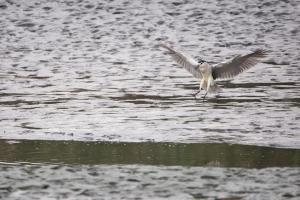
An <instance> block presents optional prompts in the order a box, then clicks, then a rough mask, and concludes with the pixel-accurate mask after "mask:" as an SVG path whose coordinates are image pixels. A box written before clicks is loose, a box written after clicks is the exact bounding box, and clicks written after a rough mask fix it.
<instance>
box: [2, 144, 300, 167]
mask: <svg viewBox="0 0 300 200" xmlns="http://www.w3.org/2000/svg"><path fill="white" fill-rule="evenodd" d="M0 162H2V163H10V164H13V163H15V164H18V163H49V164H64V165H69V164H72V165H82V164H88V165H99V164H105V165H109V164H111V165H116V164H133V165H136V164H142V165H165V166H187V167H191V166H203V167H239V168H267V167H300V150H299V149H286V148H271V147H257V146H249V145H229V144H215V143H210V144H206V143H200V144H196V143H191V144H185V143H152V142H145V143H124V142H122V143H111V142H78V141H15V140H8V141H7V140H0Z"/></svg>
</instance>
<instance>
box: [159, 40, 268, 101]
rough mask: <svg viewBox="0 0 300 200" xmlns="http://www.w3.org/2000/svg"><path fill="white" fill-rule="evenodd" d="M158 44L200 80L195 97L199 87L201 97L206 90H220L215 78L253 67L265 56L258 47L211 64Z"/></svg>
mask: <svg viewBox="0 0 300 200" xmlns="http://www.w3.org/2000/svg"><path fill="white" fill-rule="evenodd" d="M160 46H161V47H163V48H165V49H167V50H168V53H169V54H170V55H171V56H172V57H173V59H174V60H175V61H176V62H177V63H178V64H180V65H181V66H183V67H184V68H185V69H186V70H187V71H189V72H190V73H191V74H192V75H193V76H194V77H195V78H197V79H198V80H200V87H199V90H197V92H196V93H195V94H194V96H195V97H196V95H197V94H199V93H200V91H201V89H203V90H205V94H204V96H203V99H205V97H206V95H207V93H208V92H217V91H219V90H220V87H219V86H218V85H217V84H216V83H215V80H217V79H228V78H233V77H235V76H237V75H238V74H240V73H242V72H243V71H245V70H247V69H249V68H251V67H253V66H254V65H256V64H257V63H258V62H259V61H260V59H261V58H264V57H266V56H267V51H266V50H262V49H258V50H256V51H254V52H252V53H249V54H247V55H244V56H242V55H238V56H236V57H234V58H233V59H231V60H230V61H228V62H224V63H219V64H217V65H214V66H212V65H210V64H209V63H207V62H206V61H205V60H202V59H200V60H199V61H198V62H197V61H195V60H194V59H193V58H190V57H188V56H186V55H184V54H183V53H182V52H180V51H178V50H175V49H174V48H172V47H170V46H168V45H166V44H160Z"/></svg>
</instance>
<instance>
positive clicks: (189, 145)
mask: <svg viewBox="0 0 300 200" xmlns="http://www.w3.org/2000/svg"><path fill="white" fill-rule="evenodd" d="M299 5H300V4H299V3H298V2H297V1H290V2H289V1H279V0H268V1H264V2H261V1H258V0H257V1H251V2H247V3H241V2H238V1H236V2H235V1H220V2H219V1H209V2H208V1H192V0H191V1H184V2H182V1H176V2H165V1H146V0H144V1H137V2H130V1H126V0H112V1H92V0H79V1H63V2H62V1H51V2H49V1H43V0H27V1H11V0H9V1H1V2H0V35H1V37H0V44H1V47H0V60H1V63H0V69H1V70H0V127H2V129H1V130H0V138H1V139H5V140H2V141H1V144H2V145H3V147H5V148H4V150H3V151H5V152H6V151H7V149H13V150H14V148H18V149H19V150H14V151H13V152H18V154H20V153H21V152H23V150H24V152H25V150H26V149H28V148H29V147H28V146H31V145H33V146H35V145H38V144H39V142H38V140H41V141H40V143H41V144H43V145H42V146H45V145H46V146H47V141H49V140H51V141H52V140H57V143H56V142H49V148H48V147H47V148H46V149H47V152H46V153H45V152H43V151H40V150H39V149H37V150H36V151H33V150H32V149H30V148H29V150H28V151H29V152H30V153H29V154H26V153H24V154H22V156H20V157H18V156H16V157H15V156H10V153H9V152H8V153H7V154H1V157H0V160H1V161H2V162H3V163H4V164H2V165H3V166H2V165H1V167H2V168H8V169H9V170H8V171H7V173H8V174H10V175H11V176H12V178H13V179H16V180H17V179H18V178H17V177H13V176H14V175H15V173H12V172H17V171H18V170H19V171H20V173H21V172H22V171H24V170H25V171H27V170H30V169H31V165H30V163H39V164H38V166H39V168H41V170H42V171H44V173H42V174H39V175H37V177H39V178H43V177H44V178H45V179H47V177H48V175H49V173H51V171H53V170H52V169H53V167H52V165H55V166H56V165H58V166H60V164H62V165H63V164H67V165H68V167H67V169H70V168H71V169H72V168H73V167H74V169H76V170H77V169H78V168H82V170H83V171H85V172H86V173H88V167H87V166H86V164H90V165H92V166H91V167H92V168H94V169H97V170H104V171H105V170H107V168H110V167H111V168H112V169H113V171H114V173H115V174H118V173H122V172H121V171H122V169H128V168H129V169H130V168H132V167H133V166H132V165H134V167H136V168H139V169H140V170H143V169H145V170H146V169H149V168H151V167H150V166H148V165H151V166H152V167H153V168H154V169H155V171H156V172H157V173H167V174H168V173H169V165H172V166H173V165H175V166H177V167H178V168H180V170H179V171H180V172H177V175H178V176H179V174H181V173H182V171H185V170H188V169H189V168H187V167H195V168H193V170H195V173H196V174H197V173H200V174H201V173H206V170H208V171H210V170H211V169H210V168H209V167H210V166H212V167H217V166H218V167H221V168H220V169H219V168H218V169H216V168H213V169H212V171H218V173H219V172H220V171H221V172H222V174H223V175H224V176H227V175H226V174H227V171H228V170H229V171H230V170H231V169H232V167H240V168H241V169H237V170H238V171H239V170H242V171H243V170H246V169H244V168H248V169H247V170H248V171H247V170H246V172H247V173H246V172H245V173H246V174H247V175H245V176H246V177H247V176H248V173H249V176H252V177H254V180H253V183H254V182H256V181H258V182H261V180H262V177H260V175H259V174H260V172H261V171H260V170H263V173H267V174H268V175H267V177H272V176H275V175H276V174H277V171H276V170H279V171H280V173H282V174H284V175H283V177H287V180H285V179H283V178H281V181H282V184H283V185H284V186H285V187H284V188H286V189H284V191H283V190H280V189H278V188H281V187H282V186H283V185H281V181H279V182H280V183H278V185H277V184H275V185H274V184H273V182H272V181H273V179H272V180H271V179H270V182H268V180H263V183H264V184H262V185H266V187H267V186H270V187H273V186H274V188H273V189H269V190H268V189H266V188H265V190H266V191H267V192H266V193H267V194H264V192H263V190H259V189H257V188H256V187H254V188H253V187H250V186H249V185H247V183H244V184H245V185H244V186H245V187H248V186H249V188H250V189H249V188H248V189H246V190H245V189H242V188H237V189H236V190H237V191H239V192H241V191H244V192H245V191H255V192H256V193H257V194H258V197H257V198H259V199H264V198H265V199H274V198H275V197H276V198H277V197H278V198H279V199H280V198H281V199H282V198H283V197H284V198H289V197H290V198H297V197H296V196H297V195H298V196H299V193H297V190H295V187H297V186H299V178H297V176H294V172H295V171H296V172H299V159H298V157H299V153H298V149H299V147H300V135H299V132H300V131H299V129H300V128H299V127H300V124H299V119H300V114H299V113H300V109H299V107H300V99H299V95H300V90H299V89H300V80H299V77H300V70H299V65H300V57H299V52H300V42H299V31H300V30H299V19H300V14H299V12H298V11H299V9H300V8H299ZM166 41H170V42H173V43H175V45H176V46H178V47H180V48H181V49H182V50H184V51H185V52H187V53H188V54H190V55H191V56H193V57H195V58H200V57H201V58H202V59H204V60H207V61H208V62H210V63H212V64H215V63H218V62H222V61H224V60H226V59H229V58H231V57H232V56H234V55H235V54H239V53H248V52H250V51H251V50H254V49H257V48H264V49H267V50H270V52H271V53H270V56H269V57H268V58H267V59H265V60H263V62H262V63H259V64H258V65H256V66H255V67H254V68H252V69H250V70H249V71H247V72H245V73H243V74H241V75H240V76H238V77H237V78H235V79H234V80H232V81H221V82H219V84H220V85H221V86H222V88H223V91H222V92H220V93H218V94H217V95H213V94H210V95H209V96H208V98H207V100H206V101H205V102H202V101H201V100H195V99H194V98H193V96H192V94H193V93H194V92H195V90H196V89H197V88H198V84H199V83H198V81H197V80H195V79H194V78H193V77H192V76H191V75H190V74H189V73H188V72H186V71H185V70H184V69H182V68H181V67H180V66H177V65H176V64H174V62H173V61H172V60H171V58H169V57H168V56H167V55H165V54H164V53H163V51H162V50H161V49H160V48H159V47H158V46H157V45H158V44H159V43H160V42H166ZM6 140H8V141H11V140H16V141H17V142H18V141H19V140H21V142H20V144H19V143H17V144H15V145H13V144H11V145H8V144H7V142H6ZM22 140H30V141H28V142H24V141H22ZM45 140H46V142H45ZM59 141H65V142H66V145H65V146H64V145H62V144H63V143H61V142H59ZM70 141H74V142H70ZM75 141H77V142H78V143H76V142H75ZM44 142H45V143H44ZM82 142H83V143H82ZM89 142H94V143H89ZM107 142H108V143H107ZM93 144H94V145H95V146H96V147H95V149H96V150H95V151H96V152H98V151H101V152H102V150H103V149H108V150H111V151H108V154H106V157H109V158H110V157H111V158H114V159H115V160H111V161H110V162H108V160H102V157H101V159H100V160H98V159H99V158H98V157H97V156H91V157H90V153H89V154H87V156H86V158H85V159H84V158H82V157H80V156H79V155H78V154H79V153H80V152H78V154H77V150H76V149H77V148H80V149H81V148H82V150H83V151H84V150H86V151H87V152H90V151H92V148H90V147H88V146H89V145H90V146H93ZM124 144H126V145H125V146H128V148H129V147H132V149H134V150H135V149H136V151H134V150H132V151H133V152H132V151H130V152H132V153H138V154H140V155H141V156H134V158H135V159H133V160H132V161H130V162H129V161H128V159H127V158H126V156H125V155H124V154H122V153H121V152H123V151H124V152H127V151H129V149H126V148H125V147H124V146H122V145H124ZM52 145H54V146H52ZM55 145H58V146H59V147H60V148H62V149H63V150H64V151H67V152H69V151H75V152H76V153H75V154H74V155H76V157H79V159H80V160H76V159H75V158H73V157H71V156H70V154H68V153H67V154H61V157H57V154H58V152H55V151H54V152H53V153H51V152H52V151H50V149H52V148H54V149H55ZM60 145H62V146H60ZM77 145H79V147H77ZM118 145H119V146H118ZM148 145H149V146H150V147H149V148H146V147H145V146H148ZM168 145H171V147H168ZM193 145H195V146H193ZM37 147H38V146H37ZM75 147H77V148H75ZM124 148H125V149H124ZM193 148H195V149H196V152H194V151H192V150H190V149H193ZM145 149H148V150H149V149H152V150H153V151H154V150H156V149H157V152H156V153H153V152H152V153H151V152H148V154H147V152H143V151H142V150H145ZM201 149H202V150H203V151H202V150H201ZM227 150H228V154H227V153H224V152H226V151H227ZM49 151H50V152H49ZM103 151H104V150H103ZM115 151H116V153H115V154H114V153H113V152H115ZM177 151H179V152H181V153H182V154H179V153H178V152H177ZM249 151H250V152H251V153H249ZM142 152H143V153H142ZM206 152H208V154H206ZM220 152H221V153H224V154H225V155H227V156H228V157H235V158H236V159H234V160H232V161H226V160H227V159H225V158H224V157H222V154H220ZM234 152H238V153H234ZM198 153H200V155H204V154H205V156H201V158H203V157H205V158H206V159H204V160H201V158H198V157H197V155H198ZM240 153H241V154H240ZM273 153H274V155H278V157H277V156H276V157H273V156H270V155H273ZM91 154H92V153H91ZM12 155H15V154H12ZM44 155H47V156H48V157H46V158H44ZM111 155H116V157H114V156H111ZM133 155H135V154H133ZM163 155H166V156H163ZM180 155H181V156H183V157H185V158H186V159H187V160H182V159H179V158H177V157H176V156H180ZM243 155H245V156H244V157H243ZM262 155H264V156H266V157H268V158H269V159H266V160H265V157H261V156H262ZM144 156H150V158H149V160H147V159H146V158H144ZM151 156H152V157H151ZM174 156H175V157H176V159H175V158H174ZM168 157H170V160H169V164H167V163H166V162H167V161H168V159H167V158H168ZM43 158H44V159H43ZM125 158H126V159H125ZM155 158H161V160H160V161H155ZM171 158H172V159H171ZM122 159H124V160H125V161H126V162H125V161H124V160H122ZM68 160H69V162H68ZM214 160H217V161H218V162H215V161H214ZM248 160H249V162H248ZM252 160H254V161H253V162H252ZM24 162H25V163H27V164H29V165H28V166H27V164H24ZM5 163H7V164H8V163H10V164H12V165H9V166H6V164H5ZM19 163H23V164H22V165H18V164H19ZM46 163H50V164H49V165H48V164H46ZM207 163H211V164H209V165H206V164H207ZM73 164H79V166H75V165H74V166H73ZM125 164H126V165H125ZM136 164H139V165H138V166H136ZM119 165H121V166H119ZM160 165H164V167H160ZM270 167H276V170H273V169H272V168H270ZM291 167H296V168H291ZM54 168H55V167H54ZM253 168H262V169H260V170H258V172H257V171H256V169H253ZM59 169H60V168H59ZM59 169H58V171H57V173H63V171H64V170H65V168H64V169H63V171H60V170H59ZM76 170H75V171H76ZM165 170H166V171H165ZM198 170H199V171H198ZM54 171H55V170H54ZM171 171H172V169H171ZM221 172H220V173H221ZM256 172H257V173H256ZM26 173H27V172H26ZM26 173H25V174H24V177H27V178H30V179H32V177H31V175H30V174H26ZM54 173H56V172H54ZM229 174H230V175H229V176H231V177H235V178H237V179H236V181H238V180H240V181H242V180H246V179H243V178H240V177H239V176H236V175H235V174H234V173H233V174H232V173H231V172H230V173H229ZM250 174H252V175H250ZM0 175H1V176H2V177H6V175H7V174H6V172H1V174H0ZM223 175H222V176H223ZM163 176H164V175H163ZM166 176H167V175H166ZM222 176H221V175H220V177H222ZM37 177H36V180H35V181H39V178H37ZM167 177H168V176H167ZM220 177H219V178H220ZM82 178H83V179H85V180H86V183H87V182H88V178H87V177H86V176H85V175H84V176H82ZM169 178H170V177H169ZM169 178H167V179H168V180H169ZM219 178H217V179H216V180H218V181H220V179H219ZM107 179H109V176H107ZM289 179H291V182H289V183H287V182H286V181H289ZM3 180H4V181H6V180H7V179H3ZM119 181H120V180H119ZM195 181H197V180H195ZM198 181H199V180H198ZM97 182H99V180H97ZM121 182H122V181H121ZM275 182H276V181H275ZM275 182H274V183H275ZM277 182H278V180H277ZM129 183H131V184H129V185H132V184H133V183H132V182H129ZM172 183H173V184H177V185H178V187H175V188H177V189H178V188H181V189H178V191H179V193H180V194H181V195H186V194H187V192H186V191H187V190H188V189H187V188H185V184H186V183H184V182H182V181H180V180H179V179H177V178H176V179H175V180H174V181H173V182H172ZM220 183H223V182H222V181H221V182H220ZM233 183H234V181H233ZM47 184H48V183H47ZM78 184H81V183H78ZM91 184H92V183H91ZM251 184H252V183H251ZM13 185H14V182H11V184H10V186H8V187H12V188H11V190H9V191H10V192H4V193H5V197H8V196H9V195H12V194H14V195H16V193H14V192H13V191H19V190H18V189H16V188H15V187H14V186H13ZM50 185H53V184H50ZM133 185H134V184H133ZM242 185H243V184H242ZM64 186H66V185H64ZM244 186H241V187H244ZM66 187H67V186H66ZM129 187H130V186H129ZM132 187H134V186H132ZM50 188H51V187H50ZM73 189H74V188H73ZM118 189H119V190H121V189H122V187H118ZM231 189H233V188H231ZM290 189H291V191H292V192H291V191H289V190H290ZM34 190H35V189H33V190H31V189H28V190H26V192H29V193H30V191H34ZM229 190H230V189H229V188H228V187H226V188H223V189H220V188H219V189H218V192H216V193H215V194H211V195H207V196H205V195H204V196H205V197H207V198H212V199H213V198H223V197H228V198H229V197H230V198H231V197H232V198H235V197H240V196H241V198H246V197H248V196H249V195H250V193H247V192H246V193H247V194H248V195H237V193H234V194H233V193H230V192H228V191H229ZM4 191H6V190H5V189H4ZM47 191H48V192H49V193H50V194H51V195H52V196H51V195H50V196H51V197H49V198H50V199H51V198H52V197H53V199H55V198H64V196H59V195H58V194H57V193H55V190H51V191H50V190H47ZM106 191H110V190H106ZM149 191H151V192H150V193H151V195H152V196H154V197H157V198H158V197H159V198H160V196H159V192H157V193H156V192H154V191H155V189H154V188H151V189H149ZM201 191H202V193H203V194H204V193H207V191H206V192H205V191H204V190H201ZM237 191H236V192H237ZM268 192H270V193H268ZM4 193H2V192H1V190H0V194H4ZM29 193H26V196H28V198H30V197H31V196H30V195H33V196H32V197H35V195H37V196H38V195H41V193H38V194H33V193H32V194H31V193H30V194H29ZM179 193H178V195H179ZM17 194H19V193H18V192H17ZM20 194H23V193H20ZM74 194H75V193H72V192H71V193H70V195H71V196H70V195H69V196H68V195H67V196H66V198H72V195H74ZM76 194H77V193H76ZM93 194H94V193H93ZM96 194H98V193H96ZM96 194H94V195H90V198H93V196H94V197H95V196H98V195H96ZM124 194H126V193H124ZM189 194H190V193H189ZM285 194H286V197H285V196H283V195H285ZM107 195H108V193H105V194H103V196H104V198H105V197H107ZM119 195H120V194H119ZM149 195H150V194H149ZM151 195H150V196H151ZM265 195H266V196H265ZM2 196H3V195H2ZM2 196H1V197H2ZM116 196H118V195H116ZM133 196H135V197H137V196H139V195H138V193H135V194H133ZM150 196H147V197H149V198H150ZM192 196H193V195H192ZM250 196H251V195H250ZM9 197H10V198H11V199H18V198H19V197H18V196H9ZM185 197H186V198H188V197H187V196H185ZM185 197H182V198H180V197H178V198H179V199H184V198H185ZM194 197H195V198H202V197H200V196H197V195H196V196H194ZM205 197H203V198H205ZM82 198H84V197H82ZM116 198H117V197H116ZM161 198H162V197H161ZM166 198H167V197H166ZM170 198H171V197H170ZM172 198H174V196H173V197H172ZM252 198H255V197H253V196H252ZM117 199H118V198H117Z"/></svg>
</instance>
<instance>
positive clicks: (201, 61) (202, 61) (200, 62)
mask: <svg viewBox="0 0 300 200" xmlns="http://www.w3.org/2000/svg"><path fill="white" fill-rule="evenodd" d="M205 62H206V61H205V60H203V59H201V58H199V60H198V63H199V64H202V63H205Z"/></svg>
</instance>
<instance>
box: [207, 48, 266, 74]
mask: <svg viewBox="0 0 300 200" xmlns="http://www.w3.org/2000/svg"><path fill="white" fill-rule="evenodd" d="M267 53H268V52H267V51H266V50H261V49H258V50H256V51H254V52H253V53H250V54H247V55H245V56H241V55H238V56H236V57H235V58H233V59H232V60H231V61H229V62H226V63H220V64H218V65H216V66H215V67H214V68H213V70H212V75H213V78H214V79H226V78H232V77H234V76H237V75H238V74H240V73H242V72H243V71H245V70H247V69H249V68H251V67H253V66H254V65H256V64H257V63H258V62H259V59H260V58H264V57H266V56H267Z"/></svg>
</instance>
